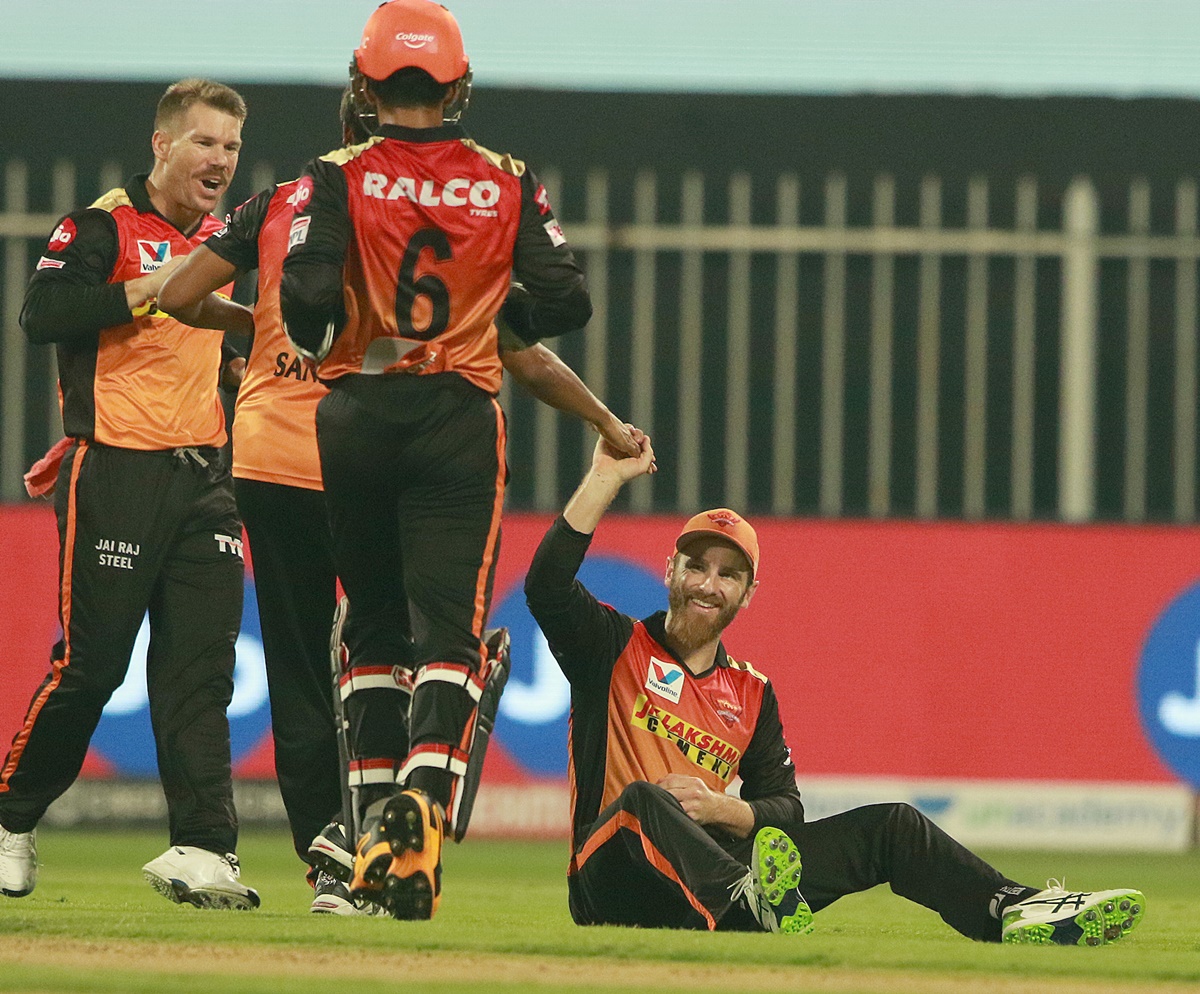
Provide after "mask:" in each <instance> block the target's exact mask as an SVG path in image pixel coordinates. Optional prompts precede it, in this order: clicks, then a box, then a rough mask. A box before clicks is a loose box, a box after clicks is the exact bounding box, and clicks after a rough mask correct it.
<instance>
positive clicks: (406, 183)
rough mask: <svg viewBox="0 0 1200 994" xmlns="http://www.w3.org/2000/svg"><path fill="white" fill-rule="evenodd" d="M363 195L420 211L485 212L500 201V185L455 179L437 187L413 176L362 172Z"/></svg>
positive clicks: (428, 180) (486, 181) (432, 182)
mask: <svg viewBox="0 0 1200 994" xmlns="http://www.w3.org/2000/svg"><path fill="white" fill-rule="evenodd" d="M362 192H363V196H364V197H371V198H373V199H375V200H409V201H412V202H413V203H414V204H420V205H421V206H422V207H438V206H446V207H465V206H467V205H468V204H470V205H471V207H473V208H479V209H481V210H487V209H488V208H491V207H495V206H496V204H497V203H499V201H500V184H499V183H497V182H495V181H494V180H490V179H478V180H469V179H462V178H458V179H451V180H447V181H446V182H445V184H439V183H438V182H437V181H436V180H431V179H425V180H419V179H417V178H415V177H413V176H397V177H396V178H394V179H393V178H392V177H391V176H387V175H385V174H384V173H373V172H365V173H363V184H362ZM471 213H472V214H474V213H475V211H474V210H473V211H472V212H471ZM486 216H488V217H492V216H495V215H494V213H491V214H488V215H486Z"/></svg>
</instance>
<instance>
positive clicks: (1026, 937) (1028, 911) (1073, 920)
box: [1001, 879, 1146, 946]
mask: <svg viewBox="0 0 1200 994" xmlns="http://www.w3.org/2000/svg"><path fill="white" fill-rule="evenodd" d="M1145 913H1146V898H1145V897H1144V896H1143V895H1142V893H1141V891H1136V890H1098V891H1069V890H1067V889H1066V888H1065V887H1064V886H1063V885H1062V884H1061V883H1060V882H1059V881H1057V880H1054V879H1050V880H1047V881H1046V889H1045V890H1043V891H1039V892H1038V893H1036V894H1034V895H1033V896H1032V897H1028V898H1026V899H1025V900H1024V901H1020V902H1018V903H1017V904H1014V905H1011V906H1010V907H1009V908H1008V910H1007V911H1005V912H1004V922H1003V926H1002V933H1001V934H1002V939H1003V941H1004V942H1030V943H1037V944H1040V945H1048V944H1051V943H1053V944H1055V945H1061V946H1102V945H1104V944H1105V943H1106V942H1116V941H1117V940H1118V939H1120V938H1121V937H1122V936H1124V935H1126V934H1127V933H1129V932H1132V931H1133V930H1134V929H1135V928H1137V925H1138V922H1140V921H1141V920H1142V916H1143V915H1144V914H1145Z"/></svg>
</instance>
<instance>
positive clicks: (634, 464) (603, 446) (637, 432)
mask: <svg viewBox="0 0 1200 994" xmlns="http://www.w3.org/2000/svg"><path fill="white" fill-rule="evenodd" d="M622 427H623V428H624V429H625V430H626V432H627V433H628V437H629V440H630V441H631V442H632V443H633V445H634V447H635V451H636V453H637V454H636V455H626V454H625V453H624V452H623V451H622V450H621V449H620V448H618V447H617V446H616V445H615V444H614V443H613V442H611V441H609V438H608V436H607V435H601V436H600V437H599V438H598V439H597V440H596V448H595V450H594V451H593V452H592V474H593V475H594V476H596V477H601V478H604V479H611V480H614V481H616V482H617V484H618V485H619V486H620V485H623V484H626V483H628V482H629V481H630V480H633V479H636V478H637V477H639V476H643V475H645V474H647V473H654V472H657V471H658V464H657V463H655V461H654V447H653V446H652V445H651V444H650V436H649V435H647V434H645V433H644V432H643V431H642V430H641V429H640V428H635V427H634V426H633V425H631V424H626V425H623V426H622Z"/></svg>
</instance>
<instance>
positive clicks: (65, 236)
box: [46, 217, 79, 252]
mask: <svg viewBox="0 0 1200 994" xmlns="http://www.w3.org/2000/svg"><path fill="white" fill-rule="evenodd" d="M78 233H79V232H78V229H77V228H76V227H75V222H74V221H72V220H71V219H70V218H69V217H65V218H63V220H62V223H61V224H59V226H58V227H57V228H55V229H54V234H52V235H51V236H50V241H49V243H48V244H47V246H46V247H47V248H48V249H49V250H50V251H51V252H61V251H62V250H63V249H65V248H66V247H67V246H68V245H70V244H71V242H73V241H75V236H76V235H77V234H78Z"/></svg>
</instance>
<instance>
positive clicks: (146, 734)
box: [92, 578, 271, 777]
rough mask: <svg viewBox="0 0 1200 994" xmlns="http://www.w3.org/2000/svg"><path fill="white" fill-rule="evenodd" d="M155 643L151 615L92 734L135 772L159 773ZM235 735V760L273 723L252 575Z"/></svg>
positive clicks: (108, 754)
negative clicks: (153, 701)
mask: <svg viewBox="0 0 1200 994" xmlns="http://www.w3.org/2000/svg"><path fill="white" fill-rule="evenodd" d="M149 647H150V619H149V617H146V618H143V619H142V627H141V630H140V631H139V632H138V635H137V641H136V642H134V645H133V655H132V657H131V659H130V661H129V672H128V673H127V674H126V675H125V682H124V683H122V684H121V686H120V687H118V688H117V691H116V693H114V694H113V695H112V697H110V698H109V700H108V704H106V705H105V706H104V713H103V714H102V715H101V717H100V724H99V725H97V726H96V733H95V734H94V735H93V736H92V748H93V749H95V750H96V751H97V752H98V753H100V755H101V756H103V757H104V758H105V759H106V760H107V761H108V762H109V763H111V764H112V766H113V768H114V770H115V771H116V772H117V773H119V774H122V775H124V776H130V777H156V776H158V758H157V755H156V753H155V748H154V732H153V730H152V729H151V727H150V703H149V697H148V695H147V692H146V650H147V649H148V648H149ZM228 715H229V737H230V745H231V747H232V751H233V761H234V763H237V761H238V760H239V759H240V758H241V757H242V756H244V755H246V754H247V753H248V752H250V751H251V750H252V749H253V748H254V747H255V746H256V745H258V743H259V742H260V741H261V740H262V737H263V735H265V734H266V732H267V730H268V729H269V728H270V726H271V708H270V704H269V702H268V700H267V668H266V664H265V662H264V659H263V647H262V629H261V628H260V626H259V622H258V601H257V599H256V598H255V596H254V583H253V582H252V581H251V580H250V579H249V578H247V579H246V583H245V587H244V590H243V595H242V631H241V634H240V635H239V636H238V640H237V663H236V665H235V668H234V674H233V701H232V702H231V703H230V705H229V710H228Z"/></svg>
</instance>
